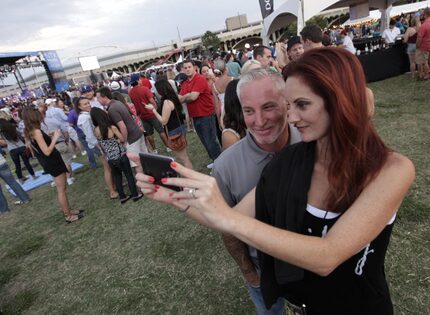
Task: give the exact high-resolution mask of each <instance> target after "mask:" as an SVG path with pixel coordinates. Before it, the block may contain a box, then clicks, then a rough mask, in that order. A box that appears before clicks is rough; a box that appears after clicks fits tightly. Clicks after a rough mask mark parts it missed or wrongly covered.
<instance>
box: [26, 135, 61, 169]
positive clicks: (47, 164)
mask: <svg viewBox="0 0 430 315" xmlns="http://www.w3.org/2000/svg"><path fill="white" fill-rule="evenodd" d="M41 131H42V130H41ZM42 135H43V140H45V142H46V145H47V146H50V145H51V137H49V136H48V135H47V134H46V133H44V132H43V131H42ZM31 146H32V147H33V152H34V155H35V156H36V158H37V160H38V161H39V163H40V165H41V166H42V168H43V170H44V171H45V172H46V173H48V174H49V175H51V176H52V177H57V176H58V175H60V174H62V173H67V167H66V164H64V161H63V158H62V157H61V154H60V152H58V150H57V149H56V148H54V150H53V151H52V152H51V154H50V155H45V154H43V152H42V150H41V149H40V147H39V145H38V144H37V142H36V141H35V140H34V139H32V140H31Z"/></svg>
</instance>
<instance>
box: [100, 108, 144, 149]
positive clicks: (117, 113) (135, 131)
mask: <svg viewBox="0 0 430 315" xmlns="http://www.w3.org/2000/svg"><path fill="white" fill-rule="evenodd" d="M126 106H127V105H124V104H123V103H121V102H120V101H117V100H112V101H111V102H110V103H109V105H108V114H109V117H110V118H111V119H112V121H113V122H114V123H115V124H118V122H120V121H123V122H124V124H125V126H126V128H127V133H128V137H127V142H128V144H132V143H134V142H136V141H137V140H139V139H140V138H141V137H142V135H143V133H142V131H141V130H140V129H139V127H138V126H137V125H136V123H135V121H134V119H133V117H132V116H131V114H130V111H129V109H128V108H127V107H126Z"/></svg>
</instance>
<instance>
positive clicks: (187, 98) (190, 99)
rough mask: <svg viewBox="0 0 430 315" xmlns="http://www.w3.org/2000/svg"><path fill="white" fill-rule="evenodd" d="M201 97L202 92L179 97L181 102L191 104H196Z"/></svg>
mask: <svg viewBox="0 0 430 315" xmlns="http://www.w3.org/2000/svg"><path fill="white" fill-rule="evenodd" d="M199 96H200V92H190V93H187V94H185V95H178V97H179V101H180V102H181V103H191V102H194V101H195V100H196V99H198V97H199Z"/></svg>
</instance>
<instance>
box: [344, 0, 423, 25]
mask: <svg viewBox="0 0 430 315" xmlns="http://www.w3.org/2000/svg"><path fill="white" fill-rule="evenodd" d="M427 7H430V1H429V0H428V1H422V2H416V3H409V4H404V5H399V6H395V7H392V9H391V10H390V12H389V15H390V17H393V16H398V15H400V14H402V13H411V12H416V11H418V10H420V9H424V8H427ZM380 18H381V11H380V10H372V11H370V12H369V16H367V17H364V18H361V19H355V20H348V21H346V22H345V23H343V24H342V26H344V25H351V24H357V23H362V22H366V21H369V20H373V19H380Z"/></svg>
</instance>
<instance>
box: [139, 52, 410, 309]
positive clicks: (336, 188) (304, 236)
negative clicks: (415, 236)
mask: <svg viewBox="0 0 430 315" xmlns="http://www.w3.org/2000/svg"><path fill="white" fill-rule="evenodd" d="M288 67H289V68H288V70H287V71H286V76H287V80H286V89H287V94H288V96H287V98H288V103H289V104H288V107H289V108H288V114H289V118H288V119H289V122H290V123H291V124H294V125H295V127H296V128H298V130H299V131H300V132H301V135H302V139H303V142H301V143H297V144H295V145H291V146H288V147H287V148H285V149H284V150H283V151H282V152H280V153H279V154H278V155H277V156H275V157H274V158H273V160H272V161H271V162H270V163H269V164H268V165H267V166H266V168H265V170H264V171H263V173H262V176H261V179H260V182H259V184H258V185H257V187H256V189H255V190H253V191H251V192H250V193H249V194H248V195H247V196H246V197H245V198H244V199H243V200H242V201H241V203H239V204H238V205H237V206H236V207H235V209H234V210H232V209H230V208H229V207H228V206H227V204H226V203H225V202H224V200H223V198H222V195H221V194H220V192H219V190H218V187H217V185H216V181H215V179H214V178H211V177H209V176H206V175H203V174H200V173H197V172H195V171H191V170H189V169H186V168H184V167H183V166H181V165H178V164H176V163H174V164H173V165H172V168H173V169H174V170H176V171H177V172H178V173H179V174H181V175H182V176H183V178H168V179H163V180H162V182H163V183H165V184H168V185H175V186H181V187H188V188H187V189H185V190H183V191H181V192H173V191H169V190H168V189H166V188H164V187H159V186H154V185H152V184H151V182H153V179H152V178H150V177H148V176H146V175H143V174H139V175H138V180H139V186H140V187H141V188H142V191H143V192H144V194H145V195H146V196H149V197H150V198H153V199H155V200H158V201H161V202H166V203H170V204H172V205H174V206H176V207H177V208H179V209H180V211H182V212H185V211H186V212H187V214H188V215H189V216H190V217H192V218H193V219H195V220H197V221H198V222H200V223H202V224H204V225H207V226H209V227H210V228H213V229H215V230H218V231H221V232H222V233H228V234H231V235H233V236H235V237H237V238H239V239H240V240H242V241H244V242H246V243H247V244H249V245H251V246H253V247H255V248H257V249H258V250H259V262H260V266H261V278H260V284H261V290H262V292H263V297H264V301H265V304H266V307H267V308H270V306H271V305H272V304H273V303H274V302H275V301H276V299H277V298H278V297H280V296H283V297H285V298H286V299H287V301H288V302H287V304H288V307H289V308H290V309H292V310H294V314H305V313H307V314H392V313H393V307H392V303H391V298H390V294H389V290H388V285H387V282H386V280H385V273H384V259H385V253H386V250H387V247H388V243H389V239H390V235H391V231H392V228H393V224H394V221H395V217H396V213H397V210H398V209H399V207H400V205H401V203H402V200H403V198H404V196H405V195H406V193H407V191H408V189H409V187H410V185H411V184H412V182H413V180H414V177H415V169H414V165H413V164H412V162H411V161H410V160H409V159H407V158H406V157H404V156H402V155H400V154H399V153H396V152H393V151H392V150H390V149H388V148H387V147H386V146H385V144H384V143H383V141H382V139H381V138H380V137H379V136H378V134H377V133H376V130H375V128H374V126H373V124H372V122H371V119H370V118H369V108H368V102H367V100H366V82H365V77H364V73H363V70H362V67H361V64H360V62H359V60H358V59H357V57H356V56H354V55H353V54H351V53H349V52H347V51H345V50H343V49H337V48H320V49H313V50H310V51H308V52H306V53H305V54H304V55H303V56H302V57H301V58H300V59H299V60H298V61H296V62H292V63H290V65H289V66H288Z"/></svg>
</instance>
